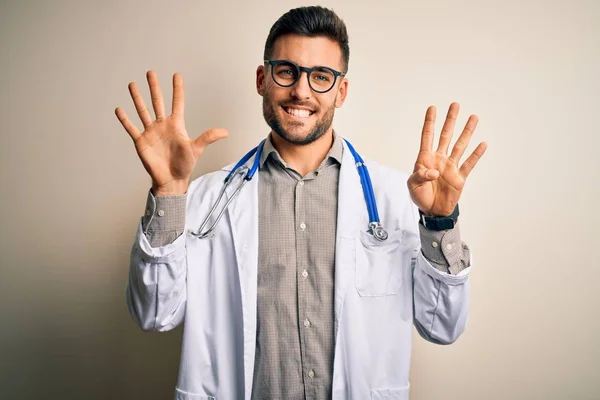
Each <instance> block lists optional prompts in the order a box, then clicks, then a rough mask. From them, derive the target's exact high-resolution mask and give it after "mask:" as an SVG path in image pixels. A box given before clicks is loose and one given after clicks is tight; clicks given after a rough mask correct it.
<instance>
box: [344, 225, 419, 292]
mask: <svg viewBox="0 0 600 400" xmlns="http://www.w3.org/2000/svg"><path fill="white" fill-rule="evenodd" d="M403 237H404V231H403V230H398V231H395V232H392V233H390V234H389V236H388V238H387V240H384V241H379V240H377V239H375V238H374V237H373V235H371V234H370V233H368V232H364V231H361V232H360V238H359V239H360V240H357V245H356V247H357V248H356V274H355V278H354V285H355V286H356V290H357V291H358V294H359V295H360V296H363V297H375V296H393V295H395V294H396V293H398V291H399V290H400V288H401V287H402V280H403V279H402V275H403V270H404V268H405V267H407V266H406V265H404V264H405V259H406V257H405V256H406V252H405V250H406V249H405V247H406V246H404V242H403ZM409 259H410V257H409Z"/></svg>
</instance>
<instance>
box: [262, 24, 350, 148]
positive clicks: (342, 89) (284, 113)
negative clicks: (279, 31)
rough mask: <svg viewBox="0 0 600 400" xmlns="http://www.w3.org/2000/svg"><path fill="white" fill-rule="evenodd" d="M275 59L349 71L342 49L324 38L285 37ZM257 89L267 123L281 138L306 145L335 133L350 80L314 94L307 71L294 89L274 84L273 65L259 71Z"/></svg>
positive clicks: (310, 66)
mask: <svg viewBox="0 0 600 400" xmlns="http://www.w3.org/2000/svg"><path fill="white" fill-rule="evenodd" d="M271 59H272V60H289V61H292V62H294V63H296V64H297V65H299V66H301V67H308V68H312V67H314V66H325V67H329V68H332V69H334V70H337V71H340V72H345V71H344V70H343V68H342V50H341V49H340V46H339V45H338V44H337V43H336V42H334V41H332V40H330V39H328V38H324V37H312V38H310V37H304V36H298V35H285V36H282V37H280V38H279V39H277V41H276V42H275V48H274V51H273V54H272V55H271ZM256 86H257V91H258V93H259V94H260V95H261V96H263V115H264V117H265V121H266V122H267V124H268V125H269V126H270V127H271V129H273V131H274V132H275V133H276V134H277V135H279V136H280V137H281V138H283V139H284V140H286V141H287V142H289V143H292V144H295V145H306V144H309V143H312V142H314V141H315V140H317V139H319V138H320V137H322V136H323V135H324V134H325V133H328V132H329V131H331V124H332V122H333V115H334V113H335V108H337V107H341V106H342V104H343V103H344V100H345V99H346V92H347V88H348V80H347V79H346V78H343V77H341V76H340V77H338V78H337V80H336V83H335V85H334V87H333V88H332V89H331V90H330V91H328V92H326V93H318V92H314V91H313V90H312V89H311V88H310V86H309V83H308V79H307V76H306V72H302V73H301V75H300V79H299V80H298V81H297V82H296V83H295V84H293V85H292V86H290V87H281V86H279V85H278V84H277V83H275V82H274V81H273V78H272V75H271V66H270V65H266V66H264V65H261V66H259V67H258V69H257V71H256Z"/></svg>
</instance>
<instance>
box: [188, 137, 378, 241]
mask: <svg viewBox="0 0 600 400" xmlns="http://www.w3.org/2000/svg"><path fill="white" fill-rule="evenodd" d="M344 140H345V141H346V144H347V145H348V148H349V149H350V153H352V156H353V157H354V162H355V164H356V169H357V171H358V175H359V176H360V183H361V185H362V189H363V194H364V195H365V201H366V203H367V211H368V212H369V229H368V231H367V232H369V233H370V234H371V235H373V237H374V238H375V239H377V240H379V241H384V240H386V239H387V238H388V234H387V232H386V230H385V229H383V226H382V225H381V221H379V212H378V211H377V203H376V202H375V193H374V192H373V184H372V183H371V177H370V176H369V170H368V169H367V166H366V165H365V162H364V160H363V159H362V157H361V156H360V155H359V154H358V153H357V152H356V150H355V149H354V147H353V146H352V145H351V144H350V142H348V141H347V140H346V139H344ZM264 143H265V140H264V139H263V140H262V141H261V142H260V143H259V145H258V146H256V147H255V148H253V149H252V150H250V151H249V152H248V153H247V154H246V155H245V156H244V157H242V159H241V160H240V161H239V162H238V163H237V164H236V165H235V167H234V168H233V170H231V172H230V173H229V174H228V175H227V177H226V178H225V181H224V182H223V189H221V193H220V194H219V197H218V198H217V201H216V202H215V204H214V206H213V207H212V208H211V209H210V212H209V213H208V215H207V216H206V218H205V219H204V221H203V222H202V225H200V228H199V229H198V231H197V232H193V231H189V233H190V234H191V235H194V236H196V237H197V238H199V239H203V238H206V237H208V236H210V235H211V234H212V232H213V231H214V230H215V227H216V226H217V224H218V223H219V221H220V220H221V217H222V216H223V214H224V213H225V210H227V207H229V204H231V202H232V201H233V199H235V197H236V196H237V195H238V194H239V193H240V191H241V190H242V188H243V187H244V185H246V183H248V182H249V181H250V180H252V178H253V177H254V174H255V173H256V171H257V170H258V166H259V164H260V158H261V154H262V150H263V146H264ZM254 154H256V157H255V159H254V163H253V164H252V168H250V170H249V171H248V173H247V174H246V176H244V178H243V179H242V182H241V183H240V185H239V186H238V187H237V189H236V190H235V192H234V193H233V195H231V197H229V200H227V202H226V203H225V206H224V207H223V209H222V210H221V211H220V212H219V215H217V219H216V220H215V222H213V224H212V225H211V226H210V227H209V228H208V229H207V230H206V231H204V228H205V227H206V225H207V224H208V221H209V220H210V218H211V217H212V215H213V214H214V212H215V210H216V209H217V207H218V206H219V204H221V199H222V198H223V195H224V194H225V190H226V189H227V187H228V186H229V184H230V183H231V181H232V180H233V177H234V175H235V173H236V172H237V170H238V169H240V168H241V167H242V166H243V165H244V164H246V162H247V161H248V160H249V159H250V158H251V157H252V156H253V155H254Z"/></svg>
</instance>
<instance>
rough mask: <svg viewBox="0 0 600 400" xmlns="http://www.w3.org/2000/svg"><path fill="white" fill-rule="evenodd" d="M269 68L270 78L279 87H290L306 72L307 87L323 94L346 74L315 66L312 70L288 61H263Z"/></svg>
mask: <svg viewBox="0 0 600 400" xmlns="http://www.w3.org/2000/svg"><path fill="white" fill-rule="evenodd" d="M265 63H267V64H269V65H270V66H271V76H272V77H273V80H274V81H275V83H276V84H278V85H279V86H281V87H290V86H292V85H294V84H295V83H296V82H298V79H300V74H301V73H302V71H304V72H306V78H307V79H308V85H309V86H310V88H311V89H312V90H313V91H315V92H317V93H325V92H328V91H330V90H331V88H333V86H334V85H335V82H336V80H337V78H338V76H344V75H346V73H344V72H339V71H336V70H335V69H331V68H329V67H323V66H316V67H312V68H307V67H300V66H298V64H295V63H293V62H291V61H288V60H265Z"/></svg>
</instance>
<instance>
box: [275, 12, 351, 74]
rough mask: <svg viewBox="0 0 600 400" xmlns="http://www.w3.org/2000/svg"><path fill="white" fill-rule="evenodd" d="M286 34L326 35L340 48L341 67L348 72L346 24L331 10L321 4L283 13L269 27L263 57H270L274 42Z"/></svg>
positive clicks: (348, 49)
mask: <svg viewBox="0 0 600 400" xmlns="http://www.w3.org/2000/svg"><path fill="white" fill-rule="evenodd" d="M288 34H295V35H300V36H307V37H326V38H328V39H331V40H333V41H334V42H336V43H337V44H338V45H339V46H340V49H341V50H342V67H343V68H344V71H342V72H348V62H349V60H350V47H349V45H348V32H347V30H346V24H345V23H344V21H343V20H342V19H341V18H340V17H338V16H337V14H336V13H335V12H333V10H330V9H328V8H325V7H321V6H310V7H298V8H294V9H292V10H290V11H288V12H286V13H285V14H283V15H282V16H281V17H280V18H279V19H278V20H277V21H276V22H275V23H274V24H273V26H272V27H271V30H270V31H269V36H268V37H267V42H266V43H265V53H264V59H265V60H268V59H270V57H271V55H272V54H273V49H274V47H275V42H276V41H277V39H278V38H280V37H281V36H284V35H288Z"/></svg>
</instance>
